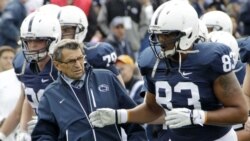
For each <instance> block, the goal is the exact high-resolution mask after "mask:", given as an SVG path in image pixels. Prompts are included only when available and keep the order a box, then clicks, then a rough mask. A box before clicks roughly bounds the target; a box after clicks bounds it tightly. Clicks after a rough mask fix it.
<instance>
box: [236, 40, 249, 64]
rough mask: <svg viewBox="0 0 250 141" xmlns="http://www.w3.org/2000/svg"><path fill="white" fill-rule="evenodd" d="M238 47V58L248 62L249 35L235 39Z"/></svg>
mask: <svg viewBox="0 0 250 141" xmlns="http://www.w3.org/2000/svg"><path fill="white" fill-rule="evenodd" d="M237 42H238V46H239V48H240V59H241V61H242V62H243V63H250V37H246V38H241V39H238V40H237Z"/></svg>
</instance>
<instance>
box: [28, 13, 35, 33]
mask: <svg viewBox="0 0 250 141" xmlns="http://www.w3.org/2000/svg"><path fill="white" fill-rule="evenodd" d="M34 18H35V15H34V16H33V17H32V18H31V19H30V22H29V26H28V32H31V28H32V24H33V20H34Z"/></svg>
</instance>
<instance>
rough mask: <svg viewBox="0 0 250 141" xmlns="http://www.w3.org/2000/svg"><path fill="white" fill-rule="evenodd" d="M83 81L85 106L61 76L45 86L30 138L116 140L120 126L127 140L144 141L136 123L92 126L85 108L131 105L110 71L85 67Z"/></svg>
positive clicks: (77, 140)
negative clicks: (85, 97) (81, 104)
mask: <svg viewBox="0 0 250 141" xmlns="http://www.w3.org/2000/svg"><path fill="white" fill-rule="evenodd" d="M84 83H85V84H84V91H85V93H84V94H85V95H87V99H88V100H87V102H88V104H89V105H88V107H89V109H84V108H82V107H83V106H80V102H78V101H77V99H76V97H75V95H74V92H73V89H72V87H71V86H70V85H69V84H68V83H67V82H66V81H65V80H64V79H63V77H62V76H59V77H58V79H57V80H56V81H55V82H54V83H52V84H50V85H49V86H48V87H47V88H46V89H45V91H44V96H43V97H42V98H41V101H40V104H39V108H38V123H37V125H36V127H35V129H34V131H33V133H32V141H44V140H46V141H119V140H121V139H120V137H119V134H120V126H122V127H123V128H124V129H125V132H126V133H127V136H128V141H141V140H146V134H145V131H144V129H143V128H142V127H141V126H140V125H138V124H123V125H110V126H106V127H104V128H93V127H92V125H91V124H90V122H89V117H88V114H89V113H88V111H89V112H91V111H94V110H96V109H97V108H105V107H109V108H112V109H121V108H132V107H134V106H135V103H134V102H133V101H132V100H131V99H130V98H129V97H128V95H127V94H126V90H125V89H124V88H123V86H122V85H121V84H120V82H119V80H118V79H117V77H116V76H115V75H114V74H113V73H112V72H111V71H108V70H103V69H96V70H92V69H89V70H87V71H86V77H85V82H84ZM118 133H119V134H118Z"/></svg>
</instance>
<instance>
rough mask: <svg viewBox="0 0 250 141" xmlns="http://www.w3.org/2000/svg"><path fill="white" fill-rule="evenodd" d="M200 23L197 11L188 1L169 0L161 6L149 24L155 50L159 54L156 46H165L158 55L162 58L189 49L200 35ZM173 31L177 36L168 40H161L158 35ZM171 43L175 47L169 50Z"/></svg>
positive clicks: (151, 40) (151, 41)
mask: <svg viewBox="0 0 250 141" xmlns="http://www.w3.org/2000/svg"><path fill="white" fill-rule="evenodd" d="M198 23H199V22H198V15H197V12H196V11H195V10H194V8H193V7H192V6H191V5H190V4H188V3H182V2H181V3H180V2H176V1H168V2H165V3H164V4H162V5H161V6H159V7H158V8H157V10H156V11H155V12H154V14H153V16H152V18H151V23H150V26H149V33H150V34H152V35H151V37H150V44H151V47H152V49H153V51H154V52H155V53H156V54H157V52H156V50H157V49H156V46H160V47H161V48H163V50H162V51H161V52H160V54H158V55H157V57H159V58H160V59H162V58H166V57H170V56H173V55H174V54H176V52H177V51H178V50H187V49H189V48H190V47H191V46H192V44H193V43H194V41H195V40H196V39H197V38H198V37H199V24H198ZM172 33H174V34H176V35H175V38H173V39H172V40H167V41H161V42H159V39H158V38H157V36H156V35H157V34H172ZM154 34H156V35H154ZM169 44H172V45H173V46H174V48H172V49H170V50H167V49H168V47H167V46H169ZM172 45H171V46H172ZM166 48H167V49H166ZM158 53H159V52H158Z"/></svg>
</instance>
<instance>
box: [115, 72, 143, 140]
mask: <svg viewBox="0 0 250 141" xmlns="http://www.w3.org/2000/svg"><path fill="white" fill-rule="evenodd" d="M114 80H115V83H114V84H115V88H116V92H117V94H118V95H119V96H118V101H119V109H131V108H134V107H135V106H136V104H135V102H134V101H133V100H132V99H131V98H130V97H129V96H128V94H127V92H126V89H125V88H124V87H123V86H122V85H121V84H120V82H119V80H118V79H117V78H116V77H114ZM120 126H121V127H123V129H124V130H125V132H126V134H127V137H128V141H145V140H147V136H146V132H145V129H144V128H143V127H142V126H141V125H140V124H132V123H126V124H121V125H120Z"/></svg>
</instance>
